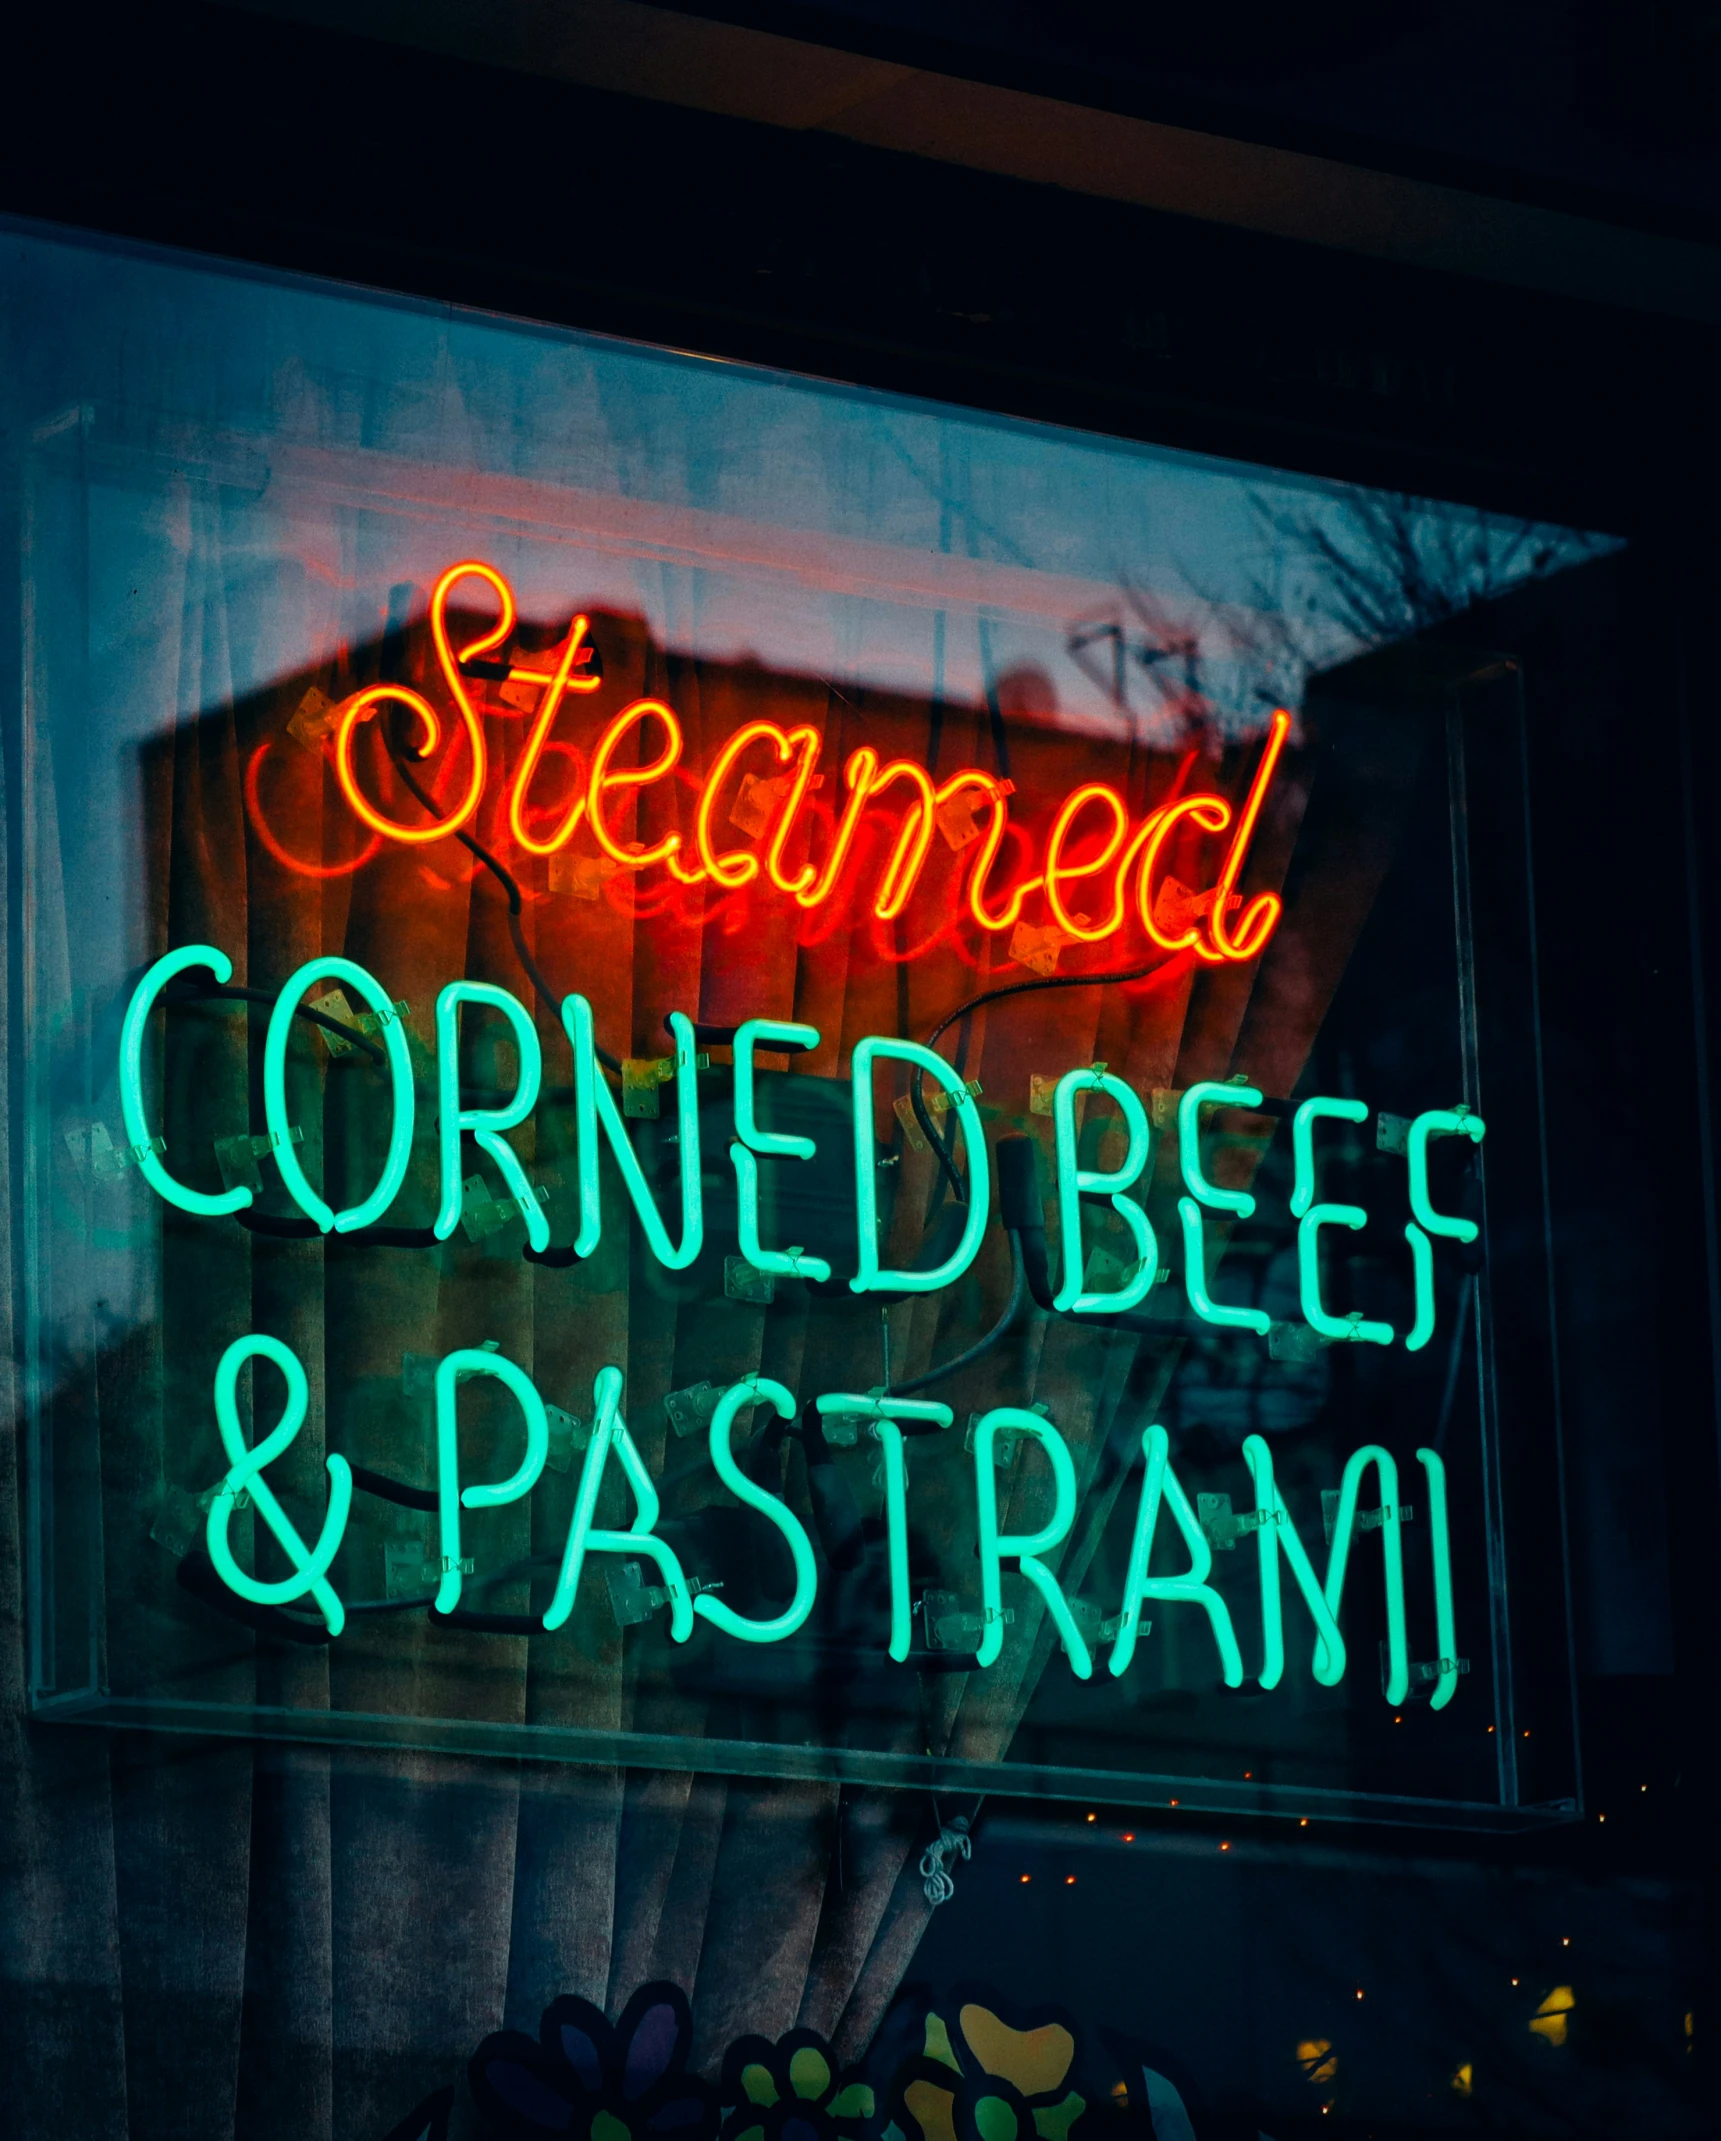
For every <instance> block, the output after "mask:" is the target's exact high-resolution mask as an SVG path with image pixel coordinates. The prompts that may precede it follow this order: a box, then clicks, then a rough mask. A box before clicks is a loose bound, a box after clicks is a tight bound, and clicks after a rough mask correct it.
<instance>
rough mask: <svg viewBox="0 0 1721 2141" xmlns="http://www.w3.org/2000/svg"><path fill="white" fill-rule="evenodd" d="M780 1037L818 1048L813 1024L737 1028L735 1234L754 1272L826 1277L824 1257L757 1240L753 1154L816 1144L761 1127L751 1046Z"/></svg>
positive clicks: (796, 1156)
mask: <svg viewBox="0 0 1721 2141" xmlns="http://www.w3.org/2000/svg"><path fill="white" fill-rule="evenodd" d="M783 1041H790V1042H793V1043H794V1045H795V1046H796V1047H799V1048H817V1047H818V1045H819V1029H818V1028H817V1027H816V1026H798V1025H792V1024H785V1023H784V1022H783V1021H782V1020H780V1019H770V1018H750V1019H748V1020H747V1021H746V1023H745V1024H744V1025H742V1026H738V1027H737V1028H736V1030H735V1135H736V1137H737V1138H738V1139H739V1140H740V1142H739V1143H738V1144H735V1145H732V1146H731V1147H730V1148H729V1149H730V1157H731V1158H732V1159H733V1160H734V1162H735V1185H736V1188H737V1190H738V1191H739V1192H740V1217H739V1219H738V1221H737V1223H736V1229H735V1231H736V1234H737V1236H738V1238H739V1241H740V1247H741V1254H742V1255H743V1256H744V1257H745V1258H746V1259H747V1261H748V1263H750V1264H751V1265H752V1266H753V1267H754V1269H755V1270H757V1271H779V1272H782V1273H784V1274H785V1275H786V1276H788V1277H791V1278H795V1277H799V1278H805V1279H828V1278H829V1277H830V1275H831V1267H830V1265H829V1264H827V1263H826V1262H825V1260H824V1258H823V1257H822V1256H807V1255H805V1254H803V1253H802V1252H801V1251H799V1250H794V1251H789V1250H783V1249H767V1248H765V1247H764V1246H763V1245H762V1244H761V1242H760V1240H759V1163H758V1161H757V1160H755V1159H754V1157H753V1155H754V1153H762V1154H763V1155H764V1156H765V1157H766V1158H768V1159H781V1160H810V1159H811V1158H812V1157H813V1155H814V1153H815V1152H816V1151H817V1150H818V1147H817V1146H816V1145H815V1144H814V1142H813V1140H812V1139H811V1138H810V1137H792V1136H789V1135H788V1134H787V1133H785V1132H778V1131H772V1130H761V1129H760V1127H759V1119H758V1116H757V1114H756V1113H755V1111H754V1105H753V1051H754V1049H755V1048H757V1047H759V1046H761V1045H763V1046H764V1047H766V1048H770V1047H772V1046H774V1045H776V1044H778V1043H781V1042H783Z"/></svg>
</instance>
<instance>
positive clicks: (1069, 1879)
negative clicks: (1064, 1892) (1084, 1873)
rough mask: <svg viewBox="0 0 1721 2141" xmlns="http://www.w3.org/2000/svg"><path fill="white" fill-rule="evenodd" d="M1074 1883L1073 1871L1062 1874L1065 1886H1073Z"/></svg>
mask: <svg viewBox="0 0 1721 2141" xmlns="http://www.w3.org/2000/svg"><path fill="white" fill-rule="evenodd" d="M1075 1885H1076V1877H1075V1875H1074V1874H1073V1873H1066V1874H1065V1875H1064V1886H1065V1887H1066V1888H1074V1887H1075Z"/></svg>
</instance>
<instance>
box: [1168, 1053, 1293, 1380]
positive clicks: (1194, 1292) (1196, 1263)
mask: <svg viewBox="0 0 1721 2141" xmlns="http://www.w3.org/2000/svg"><path fill="white" fill-rule="evenodd" d="M1260 1105H1261V1095H1260V1093H1259V1092H1258V1091H1257V1090H1256V1089H1255V1087H1254V1086H1252V1085H1221V1084H1219V1083H1218V1082H1217V1081H1216V1080H1214V1079H1211V1078H1204V1079H1202V1080H1201V1081H1200V1082H1199V1083H1197V1084H1195V1085H1192V1086H1190V1088H1189V1089H1188V1091H1187V1092H1186V1093H1185V1094H1184V1095H1183V1098H1182V1099H1181V1100H1180V1101H1179V1102H1178V1103H1177V1164H1178V1166H1179V1167H1180V1168H1181V1170H1182V1173H1183V1180H1184V1184H1185V1186H1186V1187H1187V1189H1188V1191H1189V1195H1188V1196H1187V1197H1180V1198H1179V1199H1178V1200H1177V1217H1178V1221H1179V1223H1180V1224H1181V1226H1182V1228H1183V1288H1184V1292H1185V1293H1186V1294H1187V1295H1188V1297H1189V1305H1190V1307H1191V1308H1192V1309H1193V1310H1194V1311H1195V1313H1196V1315H1198V1316H1199V1317H1200V1318H1201V1320H1202V1322H1203V1323H1211V1324H1216V1325H1217V1326H1218V1327H1219V1328H1220V1329H1221V1330H1232V1331H1253V1332H1254V1334H1255V1336H1256V1337H1257V1338H1265V1337H1266V1335H1267V1333H1268V1332H1269V1331H1270V1330H1271V1329H1272V1327H1273V1319H1272V1318H1271V1316H1268V1315H1266V1314H1265V1313H1263V1311H1262V1310H1260V1309H1258V1308H1232V1307H1229V1306H1226V1305H1225V1304H1223V1303H1221V1302H1218V1301H1215V1300H1214V1299H1213V1296H1212V1294H1211V1293H1210V1292H1209V1291H1208V1286H1207V1240H1206V1231H1205V1223H1204V1221H1203V1220H1202V1217H1201V1207H1202V1206H1203V1205H1205V1206H1206V1207H1207V1208H1208V1210H1209V1211H1214V1212H1229V1213H1230V1214H1231V1215H1232V1216H1233V1217H1234V1218H1237V1219H1247V1218H1248V1217H1249V1216H1250V1214H1251V1213H1252V1212H1253V1211H1254V1209H1255V1200H1254V1198H1253V1197H1252V1196H1251V1195H1250V1194H1249V1192H1248V1191H1247V1190H1246V1189H1221V1188H1220V1187H1219V1186H1218V1184H1217V1183H1215V1182H1210V1181H1209V1180H1208V1179H1207V1175H1206V1172H1205V1171H1204V1169H1203V1168H1202V1165H1201V1110H1202V1108H1203V1107H1213V1106H1218V1107H1226V1108H1258V1107H1259V1106H1260Z"/></svg>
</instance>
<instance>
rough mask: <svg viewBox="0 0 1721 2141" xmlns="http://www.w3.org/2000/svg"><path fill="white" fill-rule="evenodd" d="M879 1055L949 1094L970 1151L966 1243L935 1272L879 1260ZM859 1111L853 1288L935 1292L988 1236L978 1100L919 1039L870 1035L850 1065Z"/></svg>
mask: <svg viewBox="0 0 1721 2141" xmlns="http://www.w3.org/2000/svg"><path fill="white" fill-rule="evenodd" d="M880 1056H885V1057H888V1058H890V1059H891V1060H892V1061H894V1062H898V1063H913V1064H915V1065H917V1066H918V1067H919V1068H920V1069H921V1070H923V1071H928V1072H930V1073H931V1075H932V1076H933V1077H934V1078H936V1079H937V1080H938V1082H939V1084H940V1085H941V1086H942V1087H943V1088H944V1090H945V1092H947V1093H948V1094H949V1095H950V1098H951V1102H952V1104H953V1106H954V1107H955V1110H956V1120H957V1121H958V1122H959V1123H960V1124H961V1125H962V1142H963V1145H964V1147H965V1148H966V1150H967V1153H968V1218H967V1221H966V1223H965V1224H964V1226H963V1229H962V1239H961V1240H960V1241H959V1242H958V1243H957V1244H956V1247H955V1248H954V1249H953V1250H952V1251H951V1253H950V1255H949V1256H947V1257H946V1258H945V1260H944V1262H943V1263H942V1264H940V1265H938V1266H937V1267H936V1268H935V1269H934V1270H931V1271H889V1270H884V1269H881V1268H880V1265H879V1261H878V1187H877V1182H876V1179H875V1177H876V1169H877V1156H876V1154H875V1152H874V1149H873V1129H872V1067H873V1064H874V1063H875V1062H876V1061H877V1060H878V1058H879V1057H880ZM851 1076H852V1078H853V1080H854V1111H855V1227H856V1233H857V1235H858V1240H857V1242H856V1249H857V1253H858V1256H859V1261H860V1269H859V1270H858V1271H857V1272H856V1273H855V1275H854V1277H853V1278H852V1279H850V1281H849V1285H850V1287H851V1289H852V1290H853V1291H854V1292H855V1293H857V1294H864V1293H885V1292H889V1293H908V1294H930V1293H936V1292H937V1291H938V1289H939V1288H940V1287H941V1286H948V1285H949V1284H950V1283H951V1281H952V1280H954V1279H959V1278H960V1277H961V1276H962V1274H963V1273H964V1272H965V1271H966V1270H967V1269H968V1267H969V1265H970V1264H971V1263H973V1261H974V1258H975V1255H976V1254H977V1252H978V1250H979V1248H980V1238H981V1236H982V1235H983V1234H984V1233H985V1232H986V1217H987V1214H988V1212H989V1211H990V1210H991V1199H992V1177H991V1174H990V1172H989V1170H988V1167H987V1163H986V1133H985V1132H984V1131H983V1130H982V1129H981V1127H980V1111H979V1109H978V1108H976V1107H975V1105H974V1096H973V1095H972V1094H971V1093H970V1092H969V1090H968V1088H967V1087H966V1086H965V1085H964V1084H963V1082H962V1080H961V1079H960V1078H958V1077H957V1075H956V1073H955V1071H954V1070H952V1069H951V1067H950V1065H949V1064H948V1063H946V1062H945V1060H944V1058H943V1057H942V1056H939V1055H934V1053H933V1052H932V1050H931V1049H930V1048H922V1047H921V1045H920V1043H919V1042H918V1041H893V1040H887V1039H884V1038H881V1037H880V1036H879V1035H877V1034H869V1035H868V1036H867V1038H866V1039H865V1040H864V1041H861V1042H859V1043H858V1044H857V1045H856V1048H855V1052H854V1059H853V1062H852V1065H851Z"/></svg>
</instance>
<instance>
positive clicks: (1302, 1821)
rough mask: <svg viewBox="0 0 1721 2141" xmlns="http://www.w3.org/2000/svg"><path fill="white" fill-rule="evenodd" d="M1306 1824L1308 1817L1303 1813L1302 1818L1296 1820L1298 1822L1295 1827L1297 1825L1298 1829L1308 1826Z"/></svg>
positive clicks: (1307, 1823)
mask: <svg viewBox="0 0 1721 2141" xmlns="http://www.w3.org/2000/svg"><path fill="white" fill-rule="evenodd" d="M1308 1825H1309V1817H1308V1816H1307V1814H1305V1815H1304V1816H1303V1818H1302V1820H1301V1821H1299V1822H1298V1824H1297V1827H1298V1828H1299V1829H1306V1828H1307V1827H1308Z"/></svg>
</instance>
